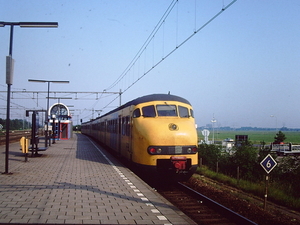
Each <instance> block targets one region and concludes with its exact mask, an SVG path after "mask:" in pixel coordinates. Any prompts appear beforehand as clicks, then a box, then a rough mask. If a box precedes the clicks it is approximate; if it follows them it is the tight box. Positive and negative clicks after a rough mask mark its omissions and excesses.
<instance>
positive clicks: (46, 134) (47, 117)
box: [28, 79, 70, 147]
mask: <svg viewBox="0 0 300 225" xmlns="http://www.w3.org/2000/svg"><path fill="white" fill-rule="evenodd" d="M28 81H29V82H39V83H48V92H47V93H48V94H47V113H46V116H45V117H46V118H45V120H46V121H45V123H46V131H45V139H46V140H45V147H47V146H48V129H49V99H50V97H49V93H50V83H65V84H66V83H70V81H63V80H34V79H28ZM50 144H51V140H50V139H49V145H50Z"/></svg>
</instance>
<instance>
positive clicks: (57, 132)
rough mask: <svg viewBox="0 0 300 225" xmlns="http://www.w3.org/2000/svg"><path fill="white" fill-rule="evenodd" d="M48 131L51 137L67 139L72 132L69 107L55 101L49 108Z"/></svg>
mask: <svg viewBox="0 0 300 225" xmlns="http://www.w3.org/2000/svg"><path fill="white" fill-rule="evenodd" d="M48 115H49V116H50V120H49V124H50V126H49V131H50V132H51V136H52V139H55V140H60V139H69V138H71V137H72V134H73V132H72V131H73V123H72V116H71V114H70V110H69V108H68V107H67V106H66V105H65V104H63V103H56V104H54V105H52V106H51V107H50V108H49V114H48Z"/></svg>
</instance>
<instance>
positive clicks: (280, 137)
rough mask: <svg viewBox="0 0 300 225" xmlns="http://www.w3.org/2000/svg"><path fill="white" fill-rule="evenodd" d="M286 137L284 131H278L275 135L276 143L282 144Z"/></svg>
mask: <svg viewBox="0 0 300 225" xmlns="http://www.w3.org/2000/svg"><path fill="white" fill-rule="evenodd" d="M285 139H286V137H285V134H284V133H283V132H282V131H278V133H277V134H276V136H275V137H274V144H280V143H281V142H284V140H285Z"/></svg>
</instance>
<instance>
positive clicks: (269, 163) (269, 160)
mask: <svg viewBox="0 0 300 225" xmlns="http://www.w3.org/2000/svg"><path fill="white" fill-rule="evenodd" d="M260 165H261V166H262V168H264V170H265V171H266V172H267V173H268V174H269V173H270V172H271V171H272V170H273V169H274V168H275V166H277V162H276V161H275V160H274V159H273V157H272V156H271V155H270V154H268V155H267V156H266V157H265V158H264V159H263V160H262V161H261V163H260Z"/></svg>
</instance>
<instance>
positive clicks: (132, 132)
mask: <svg viewBox="0 0 300 225" xmlns="http://www.w3.org/2000/svg"><path fill="white" fill-rule="evenodd" d="M81 132H82V133H83V134H86V135H89V136H91V137H93V138H94V139H96V140H97V141H99V142H100V143H101V144H104V145H106V146H107V147H109V149H110V150H112V151H114V152H115V153H117V155H119V156H121V157H122V158H124V159H126V160H127V161H128V162H130V164H132V165H134V166H136V167H138V168H139V170H142V171H145V172H146V173H149V174H162V175H167V176H171V177H172V179H175V180H184V179H188V178H189V177H190V176H191V175H192V174H193V173H194V172H195V170H196V168H197V166H198V148H197V143H198V136H197V131H196V124H195V119H194V113H193V108H192V106H191V104H190V103H189V101H187V100H186V99H184V98H182V97H178V96H175V95H170V94H152V95H147V96H143V97H140V98H137V99H134V100H132V101H130V102H128V103H126V104H124V105H122V106H120V107H118V108H116V109H115V110H113V111H111V112H109V113H107V114H105V115H103V116H101V117H98V118H96V119H94V120H91V121H89V122H85V123H82V126H81Z"/></svg>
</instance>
